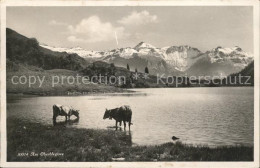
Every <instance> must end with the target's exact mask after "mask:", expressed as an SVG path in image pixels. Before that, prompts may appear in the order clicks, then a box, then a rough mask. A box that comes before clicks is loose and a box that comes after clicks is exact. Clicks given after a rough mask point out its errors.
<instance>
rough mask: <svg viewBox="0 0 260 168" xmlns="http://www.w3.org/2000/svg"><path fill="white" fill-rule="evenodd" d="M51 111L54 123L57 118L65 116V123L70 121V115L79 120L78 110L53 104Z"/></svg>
mask: <svg viewBox="0 0 260 168" xmlns="http://www.w3.org/2000/svg"><path fill="white" fill-rule="evenodd" d="M52 109H53V121H54V122H56V118H57V116H65V117H66V121H67V120H68V119H69V120H70V116H72V115H75V116H76V117H77V118H79V110H75V109H74V108H72V107H68V106H63V105H59V104H54V105H53V107H52Z"/></svg>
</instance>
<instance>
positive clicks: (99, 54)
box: [40, 44, 111, 58]
mask: <svg viewBox="0 0 260 168" xmlns="http://www.w3.org/2000/svg"><path fill="white" fill-rule="evenodd" d="M40 46H41V47H44V48H47V49H49V50H52V51H57V52H66V53H69V54H73V53H75V54H78V55H79V56H81V57H83V58H102V57H105V56H106V55H110V54H111V53H110V52H109V51H104V52H101V51H89V50H85V49H83V48H81V47H75V48H63V47H51V46H48V45H45V44H40Z"/></svg>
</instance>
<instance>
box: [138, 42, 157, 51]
mask: <svg viewBox="0 0 260 168" xmlns="http://www.w3.org/2000/svg"><path fill="white" fill-rule="evenodd" d="M143 48H145V49H147V48H150V49H151V48H156V47H154V46H153V45H151V44H148V43H145V42H140V43H139V44H137V45H136V46H135V47H134V49H135V50H137V51H139V50H140V49H143Z"/></svg>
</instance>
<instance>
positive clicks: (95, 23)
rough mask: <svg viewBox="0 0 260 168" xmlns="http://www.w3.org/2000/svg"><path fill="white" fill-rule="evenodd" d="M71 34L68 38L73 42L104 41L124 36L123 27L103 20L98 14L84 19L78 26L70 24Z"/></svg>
mask: <svg viewBox="0 0 260 168" xmlns="http://www.w3.org/2000/svg"><path fill="white" fill-rule="evenodd" d="M68 29H69V32H70V36H69V37H68V38H67V40H68V41H71V42H88V43H95V42H103V41H110V40H115V32H116V34H117V38H122V37H123V36H124V35H125V34H124V30H125V29H124V28H123V27H115V26H113V25H112V24H111V23H110V22H102V21H101V20H100V18H99V17H98V16H95V15H94V16H90V17H89V18H86V19H83V20H81V21H80V23H78V24H77V25H76V26H72V25H69V26H68Z"/></svg>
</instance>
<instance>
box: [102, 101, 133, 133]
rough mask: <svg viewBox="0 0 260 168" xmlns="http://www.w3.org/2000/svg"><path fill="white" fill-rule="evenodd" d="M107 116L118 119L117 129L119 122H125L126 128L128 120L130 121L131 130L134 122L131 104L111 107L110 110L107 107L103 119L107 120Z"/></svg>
mask: <svg viewBox="0 0 260 168" xmlns="http://www.w3.org/2000/svg"><path fill="white" fill-rule="evenodd" d="M107 118H109V119H110V120H112V118H113V119H114V120H116V129H117V123H118V122H119V124H120V126H121V123H122V121H123V122H124V130H125V127H126V122H128V126H129V131H130V126H131V125H132V124H133V123H131V120H132V110H131V108H130V107H129V106H121V107H119V108H115V109H110V110H108V109H106V111H105V114H104V117H103V119H104V120H105V119H107Z"/></svg>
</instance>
